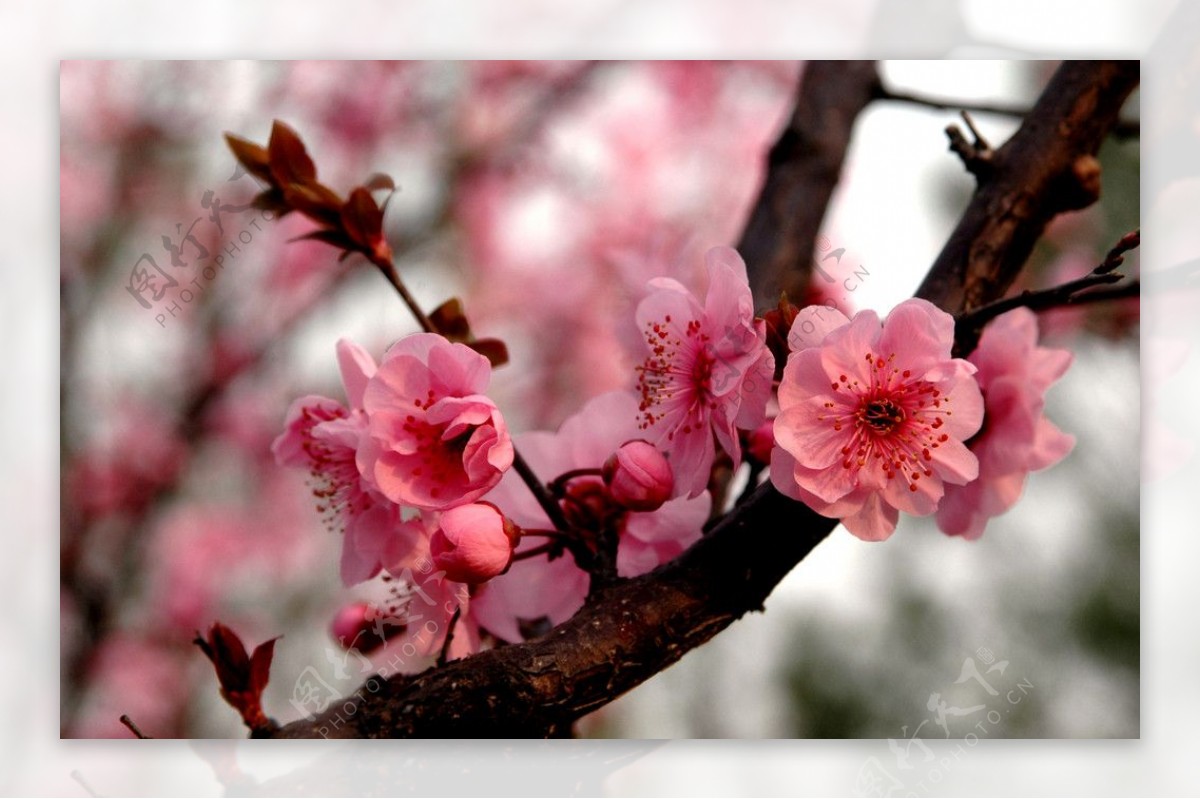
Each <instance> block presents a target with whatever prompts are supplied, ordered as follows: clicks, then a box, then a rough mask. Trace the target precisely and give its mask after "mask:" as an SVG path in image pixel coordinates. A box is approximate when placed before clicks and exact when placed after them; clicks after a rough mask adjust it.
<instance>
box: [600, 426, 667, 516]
mask: <svg viewBox="0 0 1200 799" xmlns="http://www.w3.org/2000/svg"><path fill="white" fill-rule="evenodd" d="M603 473H604V483H605V485H607V486H608V491H609V493H610V494H611V495H612V498H613V501H615V502H616V503H618V504H619V505H622V506H624V507H626V508H628V509H629V510H634V511H652V510H658V508H660V507H662V504H663V503H664V502H666V501H667V500H668V499H670V498H671V493H672V492H673V491H674V490H675V477H674V475H673V474H672V473H671V464H669V463H667V459H666V458H665V457H663V454H662V453H661V452H659V451H658V449H657V448H656V447H655V446H654V445H653V444H650V443H649V442H646V441H642V440H640V439H638V440H634V441H626V442H625V443H624V444H622V445H621V447H620V449H618V450H617V451H616V452H614V453H613V454H612V456H610V457H609V459H608V460H607V461H605V462H604V469H603Z"/></svg>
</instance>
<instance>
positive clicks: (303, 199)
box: [283, 183, 342, 228]
mask: <svg viewBox="0 0 1200 799" xmlns="http://www.w3.org/2000/svg"><path fill="white" fill-rule="evenodd" d="M283 198H284V201H285V202H286V203H287V204H288V205H289V206H291V207H292V208H294V209H296V210H297V211H299V212H300V213H302V214H304V215H305V216H307V217H308V218H309V219H312V220H313V221H315V222H318V223H320V224H322V225H326V226H328V227H331V228H340V227H341V225H342V219H341V206H342V198H341V197H338V196H337V194H336V193H334V191H333V190H332V189H329V188H327V187H325V186H322V185H321V184H320V183H289V184H288V185H286V186H284V187H283Z"/></svg>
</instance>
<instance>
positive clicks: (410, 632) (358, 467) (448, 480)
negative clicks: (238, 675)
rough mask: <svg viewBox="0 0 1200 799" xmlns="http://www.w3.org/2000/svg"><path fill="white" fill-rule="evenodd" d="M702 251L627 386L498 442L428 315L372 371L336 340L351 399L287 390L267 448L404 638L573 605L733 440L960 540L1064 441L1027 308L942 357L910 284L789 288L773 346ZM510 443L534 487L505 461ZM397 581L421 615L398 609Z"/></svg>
mask: <svg viewBox="0 0 1200 799" xmlns="http://www.w3.org/2000/svg"><path fill="white" fill-rule="evenodd" d="M706 260H707V267H708V278H709V284H708V291H707V295H706V296H705V298H704V300H703V301H701V300H699V299H698V298H697V297H695V296H694V295H693V294H692V293H691V292H690V291H689V290H688V289H686V288H685V287H684V286H682V285H681V284H680V283H678V282H676V281H674V280H671V279H667V278H656V279H654V280H651V281H650V284H649V288H648V292H647V294H646V296H645V297H644V299H643V300H642V301H641V302H640V304H639V305H638V307H637V312H636V318H637V325H638V329H639V330H640V332H641V334H642V336H643V339H644V345H645V352H644V358H643V360H642V362H641V363H640V364H638V366H637V367H636V380H635V389H634V390H618V391H613V392H609V393H606V394H602V395H600V396H598V397H596V398H594V399H592V400H591V401H590V402H588V403H587V404H586V405H585V406H584V407H583V409H582V410H581V411H580V412H579V413H577V414H576V415H575V416H573V417H571V418H570V419H568V420H567V421H566V422H565V423H564V424H563V425H562V426H561V427H560V429H559V430H558V432H557V433H549V432H530V433H526V434H521V435H517V436H515V437H510V435H509V432H508V429H507V427H506V425H505V422H504V419H503V417H502V415H501V414H500V411H499V410H498V408H497V407H496V405H495V403H494V402H493V401H492V400H490V399H489V398H488V397H487V396H486V395H485V393H484V392H485V391H486V390H487V385H488V381H489V377H490V372H491V365H490V363H489V362H488V360H487V359H486V358H485V357H484V356H482V355H480V354H479V353H477V352H475V351H474V350H472V349H470V348H469V347H467V346H465V345H463V344H458V343H452V342H450V341H448V340H447V339H445V338H443V337H442V336H440V335H437V334H433V333H420V334H414V335H411V336H408V337H406V338H404V339H401V340H400V341H398V342H396V343H395V344H394V345H393V346H392V347H391V348H390V349H389V350H388V352H387V353H386V355H385V356H384V358H383V360H382V361H381V362H380V363H379V365H378V366H376V364H375V363H374V361H373V360H372V359H371V357H370V356H369V355H368V354H367V353H366V352H364V351H363V350H362V349H361V348H359V347H357V346H356V345H354V344H352V343H350V342H348V341H342V342H340V343H339V344H338V350H337V351H338V361H339V365H340V368H341V373H342V381H343V384H344V386H345V391H346V398H347V403H348V407H347V406H344V405H342V404H341V403H339V402H337V401H335V400H331V399H327V398H324V397H317V396H309V397H303V398H301V399H299V400H297V401H296V402H295V403H293V405H292V407H291V409H290V411H289V413H288V421H287V429H286V430H285V432H284V433H283V434H282V435H280V436H279V438H278V439H277V440H276V442H275V444H274V453H275V456H276V459H277V461H278V462H279V463H280V464H284V465H288V466H296V467H301V468H305V469H307V470H308V471H309V472H310V474H311V476H312V478H313V481H314V494H315V495H316V497H317V498H318V506H319V509H320V510H321V511H322V513H324V514H325V515H326V517H327V519H328V522H329V524H330V526H331V527H337V528H340V529H341V530H342V532H343V534H344V541H343V546H342V562H341V575H342V579H343V581H344V582H345V583H346V584H347V585H353V584H355V583H358V582H361V581H364V580H367V579H370V578H371V577H374V576H375V575H377V574H379V573H380V572H381V571H382V572H384V579H385V580H386V581H387V582H388V583H389V584H390V585H391V586H392V589H391V590H392V594H393V601H392V602H391V604H390V605H389V606H388V612H389V613H391V614H394V615H395V616H397V617H398V618H401V619H402V621H401V623H399V625H398V626H400V627H401V631H400V632H401V633H402V635H403V637H404V639H405V641H406V642H407V643H408V644H409V645H410V646H411V647H412V649H411V650H410V651H415V652H420V653H422V654H425V655H432V654H435V653H436V652H437V651H438V650H439V648H443V647H444V650H445V651H446V653H447V654H448V655H449V656H451V657H457V656H462V655H465V654H468V653H469V652H471V651H474V650H475V649H477V648H478V647H479V645H480V641H481V640H482V634H483V633H484V632H486V633H487V634H490V635H491V636H494V637H495V638H497V639H501V640H505V641H510V642H515V641H521V640H524V639H526V638H528V637H532V636H534V635H538V634H541V633H542V632H544V631H545V630H547V629H549V628H551V627H553V626H554V625H557V624H559V623H561V622H563V621H565V620H566V619H568V618H570V616H571V615H573V614H574V613H575V611H576V610H578V609H579V607H580V606H581V605H582V604H583V602H584V599H585V597H586V595H587V592H588V590H589V587H590V584H591V581H592V580H593V579H597V577H598V575H599V574H600V573H601V572H602V571H603V566H602V565H598V564H601V563H602V560H603V557H604V552H605V550H606V548H611V551H612V552H613V553H614V554H615V564H614V565H615V571H616V574H617V575H618V576H621V577H629V576H636V575H639V574H644V573H646V572H648V571H650V570H651V569H653V568H655V567H657V566H659V565H661V564H663V563H665V562H667V561H669V560H671V559H672V558H674V557H676V556H677V555H679V554H680V553H681V552H683V550H684V549H686V548H687V547H688V546H690V545H691V544H692V543H694V542H695V541H696V540H697V539H698V538H699V537H700V536H701V531H702V528H703V525H704V523H705V521H706V520H707V519H708V518H709V516H710V511H711V510H712V507H711V506H712V495H711V493H710V491H709V482H710V478H711V476H712V474H713V472H714V464H715V463H717V461H718V458H721V459H723V460H724V461H725V462H726V464H727V465H728V466H729V467H730V468H731V469H737V468H738V466H739V464H740V463H741V460H742V442H743V440H745V442H746V446H747V450H748V453H749V457H750V458H751V459H753V460H757V461H759V462H760V463H764V462H766V461H768V460H769V464H770V479H771V481H772V482H773V483H774V485H775V486H776V488H778V490H779V491H781V492H782V493H784V494H786V495H787V496H789V497H792V498H794V499H796V500H799V501H800V502H803V503H804V504H806V505H808V506H809V507H810V508H812V509H813V510H815V511H816V512H818V513H820V514H822V515H824V516H827V517H830V518H836V519H839V520H840V521H841V522H842V524H843V525H844V526H845V527H846V529H847V530H849V531H850V532H851V533H853V534H854V535H855V536H857V537H859V538H861V539H864V540H869V541H879V540H883V539H886V538H888V537H889V536H890V535H891V533H892V531H893V530H894V529H895V525H896V522H897V519H898V516H899V512H900V511H904V512H906V513H909V514H912V515H916V516H927V515H930V514H933V513H935V512H936V513H937V522H938V524H939V525H940V526H941V528H942V529H943V530H944V531H945V532H947V533H949V534H951V535H963V536H965V537H967V538H976V537H978V536H979V535H980V534H981V533H982V531H983V529H984V526H985V524H986V522H987V520H988V519H989V518H990V517H992V516H995V515H997V514H999V513H1002V512H1004V511H1005V510H1007V509H1008V508H1009V507H1011V506H1012V505H1013V504H1014V503H1015V502H1016V500H1017V498H1018V497H1019V495H1020V493H1021V489H1022V486H1023V484H1024V481H1025V477H1026V475H1027V474H1028V473H1029V472H1030V471H1032V470H1036V469H1041V468H1045V467H1047V466H1049V465H1051V464H1053V463H1055V462H1057V461H1059V460H1061V459H1062V458H1063V457H1064V456H1065V455H1066V454H1067V452H1068V451H1069V450H1070V448H1071V446H1072V443H1073V442H1072V439H1071V437H1070V436H1067V435H1065V434H1063V433H1062V432H1060V431H1059V430H1057V429H1056V428H1055V427H1054V426H1053V425H1052V424H1051V423H1050V422H1048V421H1047V420H1046V419H1045V418H1044V416H1043V395H1044V393H1045V391H1046V389H1047V388H1048V386H1049V385H1050V384H1051V383H1053V382H1054V381H1055V380H1056V379H1057V378H1058V377H1059V376H1061V375H1062V373H1063V372H1064V371H1065V369H1066V368H1067V366H1068V365H1069V363H1070V355H1069V353H1067V352H1065V351H1059V350H1049V349H1045V348H1041V347H1039V346H1038V345H1037V323H1036V320H1035V317H1034V315H1033V313H1032V312H1030V311H1028V310H1026V309H1018V310H1016V311H1012V312H1010V313H1008V314H1006V315H1004V316H1002V317H1000V318H999V319H998V320H996V321H995V322H994V323H993V324H992V325H991V326H990V327H989V328H988V329H987V330H986V331H985V332H984V334H983V336H982V338H981V340H980V343H979V346H978V348H977V349H976V350H975V352H974V353H972V355H971V356H970V358H969V359H961V358H954V357H952V355H951V349H952V346H953V344H954V320H953V318H952V317H951V316H950V315H949V314H947V313H945V312H944V311H941V310H939V309H938V308H936V307H935V306H933V305H932V304H930V303H928V302H926V301H924V300H920V299H913V300H908V301H906V302H903V303H901V304H900V305H898V306H897V307H896V308H895V309H894V310H893V311H892V312H891V313H890V314H888V316H887V317H886V318H885V319H883V320H882V321H881V320H880V319H879V317H878V316H877V315H876V314H875V313H874V312H873V311H862V312H860V313H858V314H856V315H855V316H854V318H853V319H848V318H846V317H845V316H844V315H843V314H841V313H840V312H839V311H837V310H834V309H830V308H828V307H826V306H809V307H807V308H804V309H801V310H799V311H795V310H793V311H792V312H791V313H789V314H788V315H787V319H788V320H789V321H790V325H789V332H788V335H787V337H786V343H785V345H784V347H785V349H784V351H779V349H780V348H779V346H778V336H775V337H774V338H773V340H774V341H775V343H776V346H775V347H774V349H775V350H776V351H775V352H773V351H772V350H773V347H772V346H769V337H768V325H767V322H766V321H765V320H764V319H761V318H757V317H756V316H755V313H754V308H753V301H752V298H751V293H750V288H749V285H748V282H747V276H746V268H745V265H744V264H743V262H742V260H741V258H740V257H739V256H738V254H737V253H736V252H735V251H734V250H732V249H729V248H726V247H718V248H713V249H712V250H710V251H709V253H708V255H707V259H706ZM777 356H778V358H779V359H780V360H782V361H784V363H783V364H782V370H781V372H780V373H779V374H780V377H779V380H778V389H777V397H778V407H779V412H778V415H777V416H776V417H775V418H774V420H773V421H772V420H770V419H768V405H769V403H770V400H771V397H772V394H773V388H774V383H775V381H774V376H775V374H776V369H775V366H776V357H777ZM517 450H519V451H520V452H521V453H522V457H524V458H525V459H526V462H527V464H528V466H529V469H530V470H531V471H532V472H533V474H534V475H535V476H536V477H537V479H538V480H540V481H541V482H542V483H543V485H544V486H546V491H547V494H548V496H547V497H541V498H539V497H537V496H536V495H535V492H534V491H533V490H531V487H530V486H528V485H527V484H526V483H525V480H527V479H528V477H529V476H528V475H527V474H526V475H519V474H518V471H517V470H515V469H511V468H510V467H512V466H513V464H514V457H515V452H516V451H517ZM548 502H549V503H552V506H551V507H547V503H548ZM417 597H421V598H423V599H424V600H425V602H426V605H427V607H426V608H424V612H422V613H421V614H420V616H419V618H422V619H426V615H427V614H428V618H427V619H426V623H423V624H411V623H404V621H403V617H404V614H405V613H413V612H414V611H415V610H419V609H421V608H420V606H415V607H414V605H413V603H414V602H415V601H417V600H416V598H417ZM434 597H436V598H434ZM355 607H356V608H359V609H360V610H361V606H355ZM368 616H369V614H363V613H361V612H359V610H355V611H354V612H349V611H348V612H346V613H343V614H342V616H341V617H339V623H338V624H339V631H340V632H341V633H343V634H344V637H345V636H349V639H350V640H353V639H355V638H357V635H355V634H354V633H355V630H356V629H357V628H361V627H362V625H365V624H366V622H368V621H370V619H369V618H368ZM447 631H451V635H452V638H451V640H450V641H449V642H447V641H446V635H447ZM378 640H379V641H380V642H381V641H382V640H383V638H382V637H379V638H378Z"/></svg>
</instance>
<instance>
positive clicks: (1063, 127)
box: [917, 61, 1139, 313]
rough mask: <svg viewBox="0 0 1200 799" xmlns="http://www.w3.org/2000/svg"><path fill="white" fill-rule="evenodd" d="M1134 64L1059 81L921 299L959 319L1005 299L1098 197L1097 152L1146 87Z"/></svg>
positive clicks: (998, 162)
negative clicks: (1062, 223)
mask: <svg viewBox="0 0 1200 799" xmlns="http://www.w3.org/2000/svg"><path fill="white" fill-rule="evenodd" d="M1138 72H1139V65H1138V62H1136V61H1072V62H1066V63H1064V64H1063V65H1062V66H1061V67H1059V69H1058V71H1057V72H1056V73H1055V74H1054V77H1053V78H1052V79H1051V80H1050V83H1049V85H1047V87H1046V90H1045V91H1044V92H1043V94H1042V96H1041V98H1040V99H1039V100H1038V101H1037V103H1036V104H1035V105H1034V107H1033V110H1032V111H1030V114H1029V116H1028V117H1027V118H1026V119H1025V120H1024V121H1023V122H1022V123H1021V127H1020V128H1019V129H1018V130H1017V132H1016V133H1015V134H1013V136H1012V138H1011V139H1009V140H1008V141H1007V142H1005V143H1004V145H1003V146H1002V147H1000V149H998V150H996V152H995V155H994V157H993V158H992V161H993V164H994V168H993V170H992V172H991V174H990V175H988V176H987V177H986V178H981V179H980V184H979V188H978V190H977V191H976V192H975V195H974V197H972V199H971V202H970V204H969V205H968V206H967V208H966V210H965V211H964V212H963V215H962V218H961V219H960V220H959V222H958V226H957V227H956V228H955V229H954V232H953V233H952V234H951V236H950V239H949V241H948V242H947V243H946V246H945V248H944V249H943V250H942V252H941V254H940V255H939V256H938V258H937V260H936V261H935V262H934V264H933V267H932V268H931V269H930V271H929V274H928V275H927V276H926V278H925V280H924V282H923V283H922V284H921V287H920V288H919V289H918V291H917V296H918V297H924V298H925V299H927V300H930V301H931V302H933V303H934V304H935V305H938V306H939V307H941V308H943V309H945V310H947V311H950V312H951V313H958V312H961V311H965V310H971V309H972V308H978V307H979V306H981V305H983V304H985V303H986V302H988V301H990V300H991V299H994V298H996V297H999V296H1003V294H1004V292H1005V291H1007V289H1008V287H1009V286H1011V285H1012V282H1013V280H1014V279H1015V278H1016V277H1017V275H1018V274H1019V273H1020V271H1021V268H1022V267H1023V266H1024V264H1025V262H1026V261H1027V260H1028V258H1029V254H1030V252H1032V250H1033V245H1034V243H1035V242H1036V241H1037V239H1038V238H1039V237H1040V236H1041V234H1042V231H1043V230H1044V229H1045V227H1046V224H1047V223H1048V222H1049V221H1050V220H1051V219H1053V218H1054V217H1055V216H1056V215H1057V214H1060V213H1062V212H1064V211H1074V210H1078V209H1080V208H1085V207H1087V206H1088V205H1091V204H1092V203H1093V202H1095V201H1096V199H1097V198H1098V197H1099V196H1100V163H1099V162H1098V161H1097V160H1096V152H1097V151H1098V150H1099V149H1100V144H1101V142H1102V141H1103V140H1104V138H1105V137H1106V136H1107V135H1108V133H1109V132H1110V131H1111V130H1112V128H1113V127H1114V126H1115V125H1116V123H1117V117H1118V114H1119V113H1120V110H1121V107H1122V106H1123V105H1124V103H1125V100H1126V98H1127V97H1128V96H1129V95H1130V93H1131V92H1132V91H1133V90H1134V88H1135V87H1136V86H1137V83H1138Z"/></svg>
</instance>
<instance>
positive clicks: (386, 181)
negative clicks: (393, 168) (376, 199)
mask: <svg viewBox="0 0 1200 799" xmlns="http://www.w3.org/2000/svg"><path fill="white" fill-rule="evenodd" d="M363 188H365V189H366V190H367V191H379V190H380V189H387V190H388V191H395V190H396V181H394V180H392V176H391V175H385V174H383V173H382V172H376V173H375V174H374V175H371V177H369V178H367V182H366V183H364V184H363Z"/></svg>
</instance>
